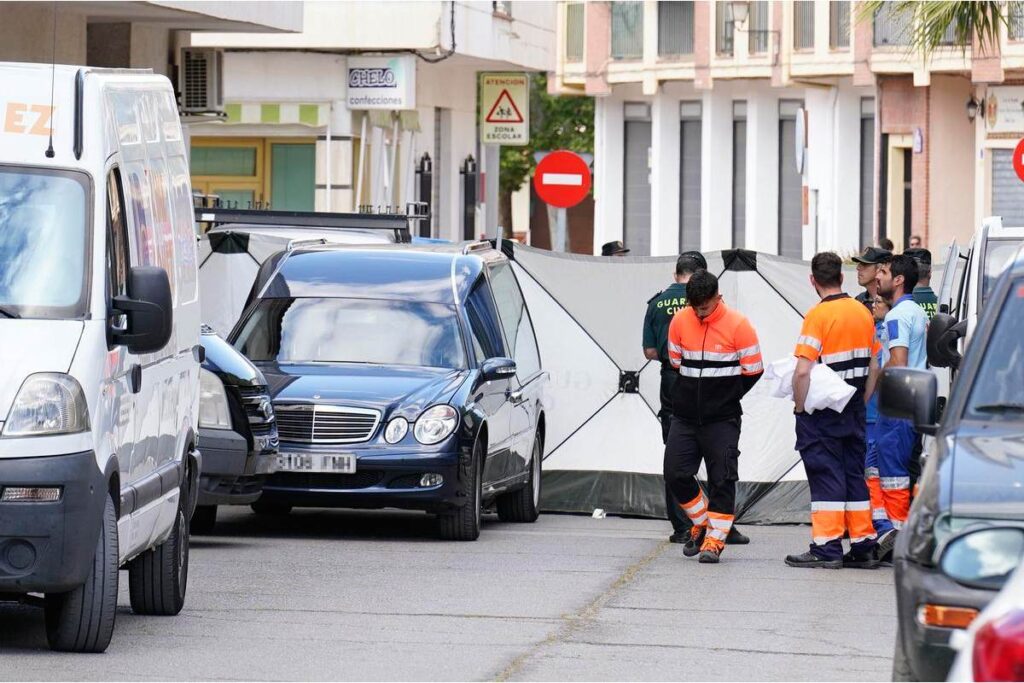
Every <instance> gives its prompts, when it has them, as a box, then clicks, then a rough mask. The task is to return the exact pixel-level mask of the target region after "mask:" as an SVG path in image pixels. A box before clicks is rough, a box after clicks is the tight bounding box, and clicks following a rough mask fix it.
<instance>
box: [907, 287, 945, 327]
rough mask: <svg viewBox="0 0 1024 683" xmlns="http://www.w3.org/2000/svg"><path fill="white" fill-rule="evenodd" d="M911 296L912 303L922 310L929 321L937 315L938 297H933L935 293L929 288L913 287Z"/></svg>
mask: <svg viewBox="0 0 1024 683" xmlns="http://www.w3.org/2000/svg"><path fill="white" fill-rule="evenodd" d="M911 296H913V297H914V303H916V304H917V305H918V306H920V307H921V308H923V309H924V312H925V313H926V314H927V315H928V319H929V320H931V319H932V318H934V317H935V314H936V313H938V311H939V297H937V296H935V292H933V291H932V288H931V287H914V291H913V292H912V293H911Z"/></svg>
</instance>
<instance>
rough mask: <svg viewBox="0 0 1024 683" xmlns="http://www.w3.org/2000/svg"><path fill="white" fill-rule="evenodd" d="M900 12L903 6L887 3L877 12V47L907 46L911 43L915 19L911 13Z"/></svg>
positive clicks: (875, 31)
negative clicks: (912, 25)
mask: <svg viewBox="0 0 1024 683" xmlns="http://www.w3.org/2000/svg"><path fill="white" fill-rule="evenodd" d="M900 10H901V6H900V5H897V4H896V3H885V4H884V5H883V6H882V7H881V8H880V9H879V10H877V11H876V12H875V16H874V20H873V24H874V35H875V38H874V41H875V47H885V46H887V45H907V44H908V43H909V42H910V29H911V23H912V21H913V17H912V15H911V14H910V12H907V11H905V10H904V11H900Z"/></svg>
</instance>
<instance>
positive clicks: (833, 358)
mask: <svg viewBox="0 0 1024 683" xmlns="http://www.w3.org/2000/svg"><path fill="white" fill-rule="evenodd" d="M854 358H871V349H866V348H863V347H861V348H859V349H853V350H852V351H840V352H838V353H829V354H825V355H823V356H822V357H821V362H822V363H840V362H842V361H844V360H853V359H854Z"/></svg>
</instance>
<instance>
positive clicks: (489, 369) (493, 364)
mask: <svg viewBox="0 0 1024 683" xmlns="http://www.w3.org/2000/svg"><path fill="white" fill-rule="evenodd" d="M480 374H481V375H482V376H483V378H484V381H485V382H492V381H494V380H497V379H508V378H509V377H514V376H515V374H516V362H515V361H514V360H512V359H511V358H488V359H487V360H485V361H484V364H483V365H481V366H480Z"/></svg>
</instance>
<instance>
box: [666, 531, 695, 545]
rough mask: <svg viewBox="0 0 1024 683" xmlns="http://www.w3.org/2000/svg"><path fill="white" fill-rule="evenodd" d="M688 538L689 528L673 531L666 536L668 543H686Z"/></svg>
mask: <svg viewBox="0 0 1024 683" xmlns="http://www.w3.org/2000/svg"><path fill="white" fill-rule="evenodd" d="M689 540H690V530H689V529H684V530H683V531H674V532H673V533H672V535H671V536H669V537H668V542H669V543H686V542H687V541H689Z"/></svg>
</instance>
